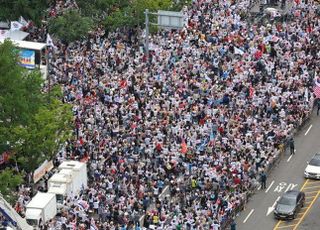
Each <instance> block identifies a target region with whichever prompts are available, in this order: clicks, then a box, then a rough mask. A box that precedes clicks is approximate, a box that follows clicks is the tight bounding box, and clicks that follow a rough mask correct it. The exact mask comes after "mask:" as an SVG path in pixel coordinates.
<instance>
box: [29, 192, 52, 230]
mask: <svg viewBox="0 0 320 230" xmlns="http://www.w3.org/2000/svg"><path fill="white" fill-rule="evenodd" d="M56 214H57V201H56V196H55V194H52V193H42V192H38V193H37V194H36V195H35V196H34V197H33V198H32V200H31V201H30V202H29V203H28V204H27V207H26V220H27V222H28V224H30V225H32V226H33V227H34V228H36V229H37V228H40V226H42V225H43V224H44V223H46V222H47V221H49V220H51V219H52V218H53V217H55V216H56Z"/></svg>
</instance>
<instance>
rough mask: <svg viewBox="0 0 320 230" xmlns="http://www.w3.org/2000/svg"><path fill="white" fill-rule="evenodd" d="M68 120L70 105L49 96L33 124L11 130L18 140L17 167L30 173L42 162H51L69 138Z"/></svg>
mask: <svg viewBox="0 0 320 230" xmlns="http://www.w3.org/2000/svg"><path fill="white" fill-rule="evenodd" d="M57 90H58V89H57V88H56V91H57ZM51 94H52V93H51ZM71 121H72V113H71V107H70V105H69V104H63V103H62V102H61V100H59V99H58V98H56V97H53V96H52V95H51V97H50V103H49V104H44V105H42V106H41V107H40V108H39V110H38V112H37V113H36V114H35V115H34V116H33V120H32V123H30V124H29V125H28V126H17V127H15V129H14V130H13V133H14V134H15V136H18V137H19V138H20V139H21V141H20V143H19V144H18V145H16V151H17V152H18V153H19V154H18V155H17V158H16V159H17V162H18V163H19V165H20V166H21V167H22V168H23V169H25V170H26V171H27V172H29V173H32V172H33V171H34V170H35V169H36V168H37V167H38V166H39V165H40V164H41V163H42V162H43V161H45V160H46V159H52V158H53V157H54V156H55V154H56V152H57V150H58V149H59V148H60V147H61V145H62V144H63V143H65V141H66V140H67V139H68V138H70V135H71Z"/></svg>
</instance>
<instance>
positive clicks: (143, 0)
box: [104, 0, 173, 30]
mask: <svg viewBox="0 0 320 230" xmlns="http://www.w3.org/2000/svg"><path fill="white" fill-rule="evenodd" d="M172 6H173V2H172V0H152V1H150V0H132V1H131V3H130V4H129V5H127V6H124V7H122V8H117V9H116V10H115V11H113V12H112V13H111V14H110V15H108V16H107V17H106V19H105V22H104V25H105V26H106V28H108V29H111V30H114V29H116V28H122V27H134V26H139V25H140V26H142V25H143V24H144V20H145V15H144V11H145V9H149V10H150V12H152V11H157V10H160V9H161V10H169V9H170V8H171V7H172Z"/></svg>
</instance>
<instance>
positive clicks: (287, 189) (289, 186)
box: [284, 184, 292, 192]
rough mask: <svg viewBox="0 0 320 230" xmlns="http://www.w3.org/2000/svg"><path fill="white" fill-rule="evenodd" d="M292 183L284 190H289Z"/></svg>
mask: <svg viewBox="0 0 320 230" xmlns="http://www.w3.org/2000/svg"><path fill="white" fill-rule="evenodd" d="M291 185H292V184H289V185H288V187H287V188H286V190H285V191H284V192H288V191H289V189H290V188H291Z"/></svg>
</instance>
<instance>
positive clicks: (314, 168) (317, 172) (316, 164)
mask: <svg viewBox="0 0 320 230" xmlns="http://www.w3.org/2000/svg"><path fill="white" fill-rule="evenodd" d="M304 177H305V178H313V179H320V153H316V154H315V155H314V156H313V157H312V159H311V161H310V162H309V163H308V165H307V167H306V169H305V170H304Z"/></svg>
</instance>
